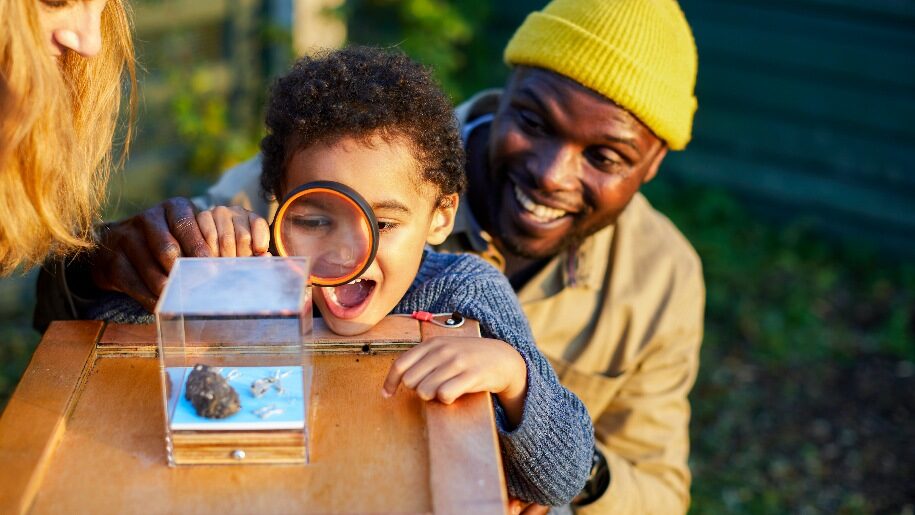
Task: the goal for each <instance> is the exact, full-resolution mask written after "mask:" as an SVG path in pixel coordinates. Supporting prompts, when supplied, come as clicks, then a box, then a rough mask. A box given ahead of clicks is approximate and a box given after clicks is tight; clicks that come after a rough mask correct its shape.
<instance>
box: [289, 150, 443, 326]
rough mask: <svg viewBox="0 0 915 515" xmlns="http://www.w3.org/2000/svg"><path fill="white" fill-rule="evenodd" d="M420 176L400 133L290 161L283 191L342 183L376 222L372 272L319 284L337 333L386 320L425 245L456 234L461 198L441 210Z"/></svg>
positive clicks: (322, 305) (321, 305)
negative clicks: (334, 284)
mask: <svg viewBox="0 0 915 515" xmlns="http://www.w3.org/2000/svg"><path fill="white" fill-rule="evenodd" d="M421 174H422V171H421V169H420V165H419V163H418V162H417V160H416V158H415V157H414V155H413V151H412V148H411V146H410V144H409V142H408V141H407V140H406V139H402V138H394V139H391V141H390V142H388V141H385V140H384V139H382V138H381V137H378V136H372V137H370V138H367V139H365V140H363V139H354V138H343V139H340V140H335V141H330V142H326V143H325V142H320V143H316V144H314V145H311V146H309V147H307V148H305V149H302V150H300V151H298V152H297V153H296V154H295V155H294V156H293V157H292V159H291V160H290V162H289V165H288V166H287V168H286V173H285V174H284V177H283V180H284V182H283V193H284V195H285V193H286V192H289V191H291V190H292V189H293V188H295V187H297V186H299V185H301V184H305V183H307V182H311V181H319V180H320V181H336V182H339V183H342V184H345V185H347V186H349V187H350V188H352V189H354V190H356V192H358V193H359V194H360V195H362V196H363V197H364V198H365V200H366V201H367V202H368V203H369V205H370V206H371V207H372V209H373V210H374V212H375V216H376V218H377V219H378V229H379V233H380V234H379V242H378V253H377V255H376V257H375V261H374V262H373V263H372V264H371V266H370V267H369V268H368V270H366V272H365V273H364V274H363V275H362V276H361V277H360V278H359V279H357V280H356V282H355V283H350V284H346V285H343V286H337V287H336V288H322V287H316V288H315V295H314V299H315V303H316V304H317V305H318V309H320V310H321V314H322V315H323V316H324V320H325V322H326V323H327V325H328V326H329V327H330V328H331V330H333V331H334V332H335V333H338V334H343V335H352V334H359V333H362V332H365V331H367V330H369V329H371V328H372V327H374V326H375V325H376V324H377V323H378V322H380V321H381V319H382V318H384V317H385V316H386V315H387V314H388V313H390V312H391V310H392V309H393V308H394V306H396V305H397V303H398V302H400V299H401V298H402V297H403V295H404V293H406V292H407V289H408V288H409V287H410V284H411V283H412V282H413V279H414V277H415V276H416V272H417V271H418V270H419V265H420V259H421V258H422V251H423V247H424V245H425V244H426V243H427V242H428V243H430V244H433V245H434V244H438V243H441V242H442V241H444V239H445V237H447V236H448V234H449V233H450V232H451V228H452V227H453V225H454V215H455V212H456V211H457V195H454V196H453V197H454V198H453V199H452V200H453V202H451V204H450V207H443V205H440V204H439V203H438V199H439V193H438V188H437V187H436V186H435V185H433V184H430V183H427V182H426V181H424V180H423V178H422V175H421Z"/></svg>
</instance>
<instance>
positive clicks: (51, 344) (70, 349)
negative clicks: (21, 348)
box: [0, 321, 104, 513]
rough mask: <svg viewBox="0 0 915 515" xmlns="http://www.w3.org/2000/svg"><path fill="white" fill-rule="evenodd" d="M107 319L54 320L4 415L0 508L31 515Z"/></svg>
mask: <svg viewBox="0 0 915 515" xmlns="http://www.w3.org/2000/svg"><path fill="white" fill-rule="evenodd" d="M103 327H104V323H103V322H96V321H80V322H54V323H52V324H51V326H50V327H49V328H48V330H47V332H45V334H44V336H43V337H42V339H41V342H39V344H38V347H36V349H35V353H34V354H33V355H32V359H31V361H30V362H29V366H28V367H27V368H26V370H25V372H24V373H23V375H22V378H21V379H20V381H19V384H18V385H17V386H16V390H15V391H14V392H13V395H12V396H11V397H10V401H9V403H8V404H7V406H6V409H5V410H4V412H3V416H2V417H0V463H2V464H3V466H2V467H0V485H3V488H2V489H0V506H5V507H9V508H12V509H13V510H14V511H15V512H17V513H26V512H28V511H29V508H30V507H31V505H32V501H33V500H34V499H35V495H36V494H37V493H38V489H39V487H40V486H41V482H42V480H43V478H44V474H45V472H46V471H47V469H48V464H49V463H50V461H51V459H52V458H53V456H54V451H55V450H56V448H57V445H58V443H59V442H60V439H61V437H62V436H63V434H64V431H65V430H66V424H67V419H68V418H69V417H70V414H71V413H72V412H73V408H74V406H75V405H76V402H77V400H78V399H79V395H80V393H81V392H82V388H83V386H84V385H85V383H86V378H87V377H88V375H89V372H90V371H91V370H92V367H93V365H94V363H95V349H96V343H97V342H98V339H99V336H100V335H101V332H102V328H103Z"/></svg>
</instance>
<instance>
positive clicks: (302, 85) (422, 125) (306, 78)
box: [261, 47, 466, 199]
mask: <svg viewBox="0 0 915 515" xmlns="http://www.w3.org/2000/svg"><path fill="white" fill-rule="evenodd" d="M266 124H267V135H266V136H265V137H264V138H263V139H262V140H261V152H262V154H263V169H262V172H261V188H262V189H263V191H264V194H265V195H267V196H269V195H270V194H272V195H273V196H274V197H276V198H278V199H279V197H280V192H281V187H282V183H283V174H284V172H285V169H286V166H287V164H288V163H289V160H290V159H291V158H292V156H293V155H294V154H295V152H297V151H298V150H301V149H304V148H307V147H308V146H310V145H313V144H315V143H317V142H321V141H334V140H337V139H341V138H344V137H356V138H368V137H371V136H374V135H380V136H382V137H383V138H386V139H390V138H396V137H406V139H407V140H408V141H410V142H411V144H412V146H413V150H414V153H415V156H416V158H417V161H419V162H420V164H421V166H422V168H423V177H422V178H423V179H424V180H426V181H429V182H431V183H432V184H435V185H436V186H437V187H438V189H439V193H440V195H442V196H443V195H449V194H452V193H461V192H463V190H464V187H465V184H466V178H465V175H464V148H463V145H462V143H461V137H460V133H459V130H458V127H457V122H456V120H455V117H454V114H453V113H452V107H451V103H450V101H449V100H448V98H447V97H446V96H445V94H444V93H443V92H442V90H441V89H440V88H439V86H438V84H437V83H436V82H435V80H434V79H433V78H432V74H431V73H430V71H429V70H428V69H426V68H425V67H423V66H422V65H420V64H418V63H416V62H414V61H412V60H411V59H410V58H409V57H407V56H406V55H404V54H403V53H401V52H399V51H392V50H382V49H378V48H370V47H350V48H345V49H342V50H330V51H324V52H321V53H319V54H317V55H314V56H307V57H303V58H302V59H300V60H299V61H298V62H296V63H295V65H294V66H293V67H292V70H290V71H289V73H287V74H285V75H284V76H282V77H280V78H279V79H277V80H276V82H275V83H274V85H273V87H272V90H271V94H270V100H269V101H268V103H267V113H266Z"/></svg>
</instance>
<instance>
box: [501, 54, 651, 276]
mask: <svg viewBox="0 0 915 515" xmlns="http://www.w3.org/2000/svg"><path fill="white" fill-rule="evenodd" d="M665 154H666V147H665V146H664V144H663V143H662V142H661V140H659V139H658V138H657V137H656V136H655V135H654V134H652V133H651V131H650V130H648V129H647V128H646V127H645V126H644V125H643V124H642V123H641V122H640V121H639V120H637V119H636V118H635V117H634V116H632V115H631V114H629V113H628V112H627V111H626V110H624V109H622V108H621V107H619V106H617V105H616V104H614V103H613V102H611V101H610V100H608V99H606V98H605V97H603V96H601V95H599V94H597V93H595V92H594V91H591V90H589V89H587V88H585V87H583V86H581V85H579V84H578V83H576V82H574V81H572V80H570V79H568V78H566V77H563V76H561V75H559V74H556V73H553V72H550V71H546V70H542V69H538V68H525V67H521V68H518V69H516V70H515V72H514V74H513V76H512V78H511V80H510V81H509V84H508V87H507V89H506V91H505V93H504V94H503V97H502V100H501V103H500V105H499V110H498V111H497V113H496V116H495V120H494V121H493V124H492V129H491V132H490V140H489V167H488V174H489V176H488V177H487V179H488V183H489V184H490V185H491V187H490V188H488V191H489V192H490V193H488V194H489V196H490V198H489V199H488V202H487V204H488V206H489V209H490V212H489V213H488V215H489V220H490V225H491V229H492V232H493V233H494V234H493V237H494V238H495V239H496V242H497V243H499V244H500V247H502V249H503V250H507V251H508V252H511V253H513V254H517V255H520V256H524V257H528V258H544V257H549V256H552V255H555V254H557V253H558V252H559V251H560V250H562V249H563V248H565V247H567V246H569V245H573V244H576V243H577V242H579V241H581V240H582V239H584V238H586V237H587V236H589V235H591V234H593V233H595V232H597V231H599V230H600V229H602V228H604V227H606V226H607V225H610V224H613V223H615V221H616V219H617V217H618V216H619V214H620V213H621V212H622V211H623V209H624V208H625V207H626V205H627V204H628V203H629V201H630V200H631V199H632V197H633V195H635V193H636V192H637V191H638V189H639V187H640V186H641V185H642V184H643V183H645V182H647V181H649V180H651V178H653V177H654V174H655V172H656V171H657V167H658V165H659V164H660V162H661V160H662V159H663V157H664V155H665Z"/></svg>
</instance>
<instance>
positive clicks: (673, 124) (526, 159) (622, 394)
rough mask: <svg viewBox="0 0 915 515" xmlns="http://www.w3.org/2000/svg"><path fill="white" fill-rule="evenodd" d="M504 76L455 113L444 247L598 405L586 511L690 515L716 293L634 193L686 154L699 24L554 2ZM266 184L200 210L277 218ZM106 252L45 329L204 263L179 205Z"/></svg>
mask: <svg viewBox="0 0 915 515" xmlns="http://www.w3.org/2000/svg"><path fill="white" fill-rule="evenodd" d="M505 60H506V62H507V63H508V64H509V65H511V66H513V67H514V70H513V73H512V75H511V77H510V79H509V82H508V84H507V86H506V88H505V90H504V91H502V92H499V91H489V92H483V93H481V94H479V95H477V96H476V97H474V98H473V99H471V100H470V101H468V102H467V103H465V104H464V105H462V106H460V107H459V108H458V109H457V115H458V118H459V120H460V122H461V123H462V126H463V133H464V140H465V144H466V147H467V153H468V164H467V173H468V177H469V179H470V181H469V182H470V187H469V189H468V192H467V194H466V196H465V199H464V202H463V203H462V204H461V211H460V213H459V220H458V223H457V224H456V227H455V231H454V233H453V234H452V235H451V237H449V239H448V241H446V242H445V244H444V245H443V247H444V248H445V249H446V250H454V251H471V252H477V253H480V254H481V255H483V256H484V257H486V258H488V259H489V260H490V261H492V262H494V263H495V264H497V266H500V267H501V268H502V269H503V271H504V272H505V273H506V275H507V276H508V277H509V278H510V280H511V282H512V285H513V286H514V288H515V290H516V292H517V294H518V297H519V299H520V300H521V303H522V306H523V308H524V310H525V313H526V314H527V316H528V318H529V319H530V322H531V327H532V329H533V332H534V336H535V339H536V341H537V344H538V346H539V347H540V348H541V350H542V351H543V352H544V354H546V355H547V357H549V358H550V360H551V362H552V363H553V365H554V366H555V368H556V370H557V372H558V373H559V376H560V378H561V379H562V382H563V384H564V385H565V386H566V387H568V388H569V389H571V390H572V391H573V392H575V393H576V394H577V395H578V396H579V397H580V398H581V399H582V400H583V401H584V403H585V405H586V406H587V407H588V410H589V412H590V414H591V416H592V419H593V420H594V424H595V431H596V437H597V440H598V449H597V452H595V467H594V470H593V477H592V480H591V481H590V482H589V485H588V487H587V488H586V491H584V492H583V493H582V495H581V496H580V497H579V501H578V504H579V505H580V508H579V510H580V511H581V512H582V513H592V512H593V513H610V512H613V513H665V514H666V513H682V512H684V511H686V508H687V507H688V504H689V483H690V474H689V469H688V467H687V455H688V450H689V441H688V425H689V403H688V401H687V394H688V393H689V390H690V388H691V387H692V384H693V382H694V380H695V376H696V372H697V369H698V355H699V346H700V342H701V339H702V317H703V309H704V295H705V292H704V285H703V280H702V272H701V266H700V263H699V259H698V257H697V256H696V254H695V252H694V251H693V249H692V247H690V245H689V243H688V242H687V241H686V240H685V239H684V238H683V236H682V235H681V234H680V233H679V232H678V231H677V230H676V228H674V227H673V225H671V224H670V222H669V221H668V220H667V219H666V218H664V217H663V216H662V215H660V214H659V213H657V212H656V211H654V210H653V209H652V208H651V207H650V206H649V204H648V202H647V201H646V200H645V198H644V197H642V196H641V194H639V193H638V190H639V188H640V187H641V185H642V184H644V183H646V182H648V181H650V180H651V179H652V178H653V177H654V176H655V174H656V173H657V171H658V168H659V166H660V164H661V162H662V161H663V159H664V157H665V155H666V154H667V151H668V149H670V150H680V149H683V148H684V147H685V146H686V144H687V142H688V141H689V138H690V132H691V127H692V117H693V113H694V112H695V109H696V100H695V98H694V96H693V89H694V85H695V77H696V66H697V64H696V52H695V45H694V42H693V39H692V34H691V32H690V29H689V26H688V24H687V22H686V20H685V18H684V16H683V13H682V12H681V10H680V8H679V6H678V5H677V4H676V2H675V1H674V0H613V1H607V0H604V1H601V0H555V1H554V2H552V3H550V4H549V5H548V6H547V7H546V8H544V9H543V11H540V12H535V13H533V14H531V15H530V16H529V17H528V18H527V20H525V22H524V23H523V24H522V26H521V27H520V28H519V29H518V31H517V32H516V33H515V35H514V36H513V38H512V40H511V41H510V42H509V44H508V47H507V48H506V50H505ZM259 170H260V167H259V164H258V162H257V160H253V161H252V162H249V163H245V164H243V165H241V166H239V167H237V168H235V169H233V170H231V171H229V172H227V174H226V175H225V176H224V177H223V179H222V180H221V181H220V182H219V183H218V184H217V185H216V186H214V187H213V188H212V189H211V190H210V191H209V193H208V196H207V198H206V199H203V200H202V201H201V203H221V204H225V203H235V204H239V205H244V206H246V207H248V208H249V209H252V210H254V211H257V212H260V213H261V214H264V215H265V216H268V217H270V216H271V215H272V211H271V209H273V208H275V203H268V202H264V201H263V200H261V199H260V198H259V195H258V188H257V178H258V174H259ZM101 237H102V246H101V247H100V248H99V249H98V250H97V251H95V253H94V254H92V255H90V256H87V258H86V259H85V260H84V261H83V262H81V263H75V264H73V265H71V267H70V268H69V269H68V270H67V271H66V274H65V273H64V272H63V271H62V270H60V269H58V270H57V273H56V274H46V275H45V276H43V277H42V280H41V281H40V284H39V288H40V290H46V291H41V292H40V294H41V298H40V299H39V302H40V304H41V305H40V307H39V310H40V311H39V312H38V313H37V315H44V316H45V318H47V315H48V314H52V313H56V314H57V315H58V316H60V315H66V314H68V313H69V314H70V316H78V315H79V309H80V304H81V303H85V302H89V301H90V300H91V299H89V298H84V297H91V294H92V293H93V291H97V290H98V289H99V288H101V289H108V290H119V291H124V292H126V293H129V294H130V295H132V296H134V297H135V298H136V299H137V300H139V301H140V302H141V303H143V304H144V305H145V306H146V307H147V308H148V309H151V308H152V307H153V305H154V302H155V299H156V297H157V295H158V294H159V293H160V292H161V288H162V285H163V284H164V280H165V275H166V273H167V270H168V269H169V268H170V267H171V264H172V262H173V261H174V259H175V257H177V256H178V255H179V254H180V255H190V256H194V255H207V254H208V251H207V244H206V242H205V241H203V238H202V237H201V236H200V231H199V229H198V228H197V226H196V222H195V218H194V212H193V206H192V205H191V204H190V202H188V201H186V200H183V199H172V200H170V201H168V202H165V203H163V204H162V205H160V206H156V207H154V208H152V209H150V210H149V211H147V212H145V213H143V214H141V215H138V216H137V217H134V218H132V219H128V220H126V221H124V222H121V223H118V224H114V225H112V226H110V227H109V228H108V229H107V230H106V232H105V233H104V234H102V236H101ZM220 244H221V245H225V246H226V247H232V248H234V247H235V242H231V241H223V242H220ZM81 271H82V272H81ZM61 290H62V291H63V292H64V293H66V294H65V295H60V296H53V295H50V294H48V292H50V291H61ZM55 303H56V305H54V304H55ZM36 320H37V321H39V322H40V317H39V316H36Z"/></svg>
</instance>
